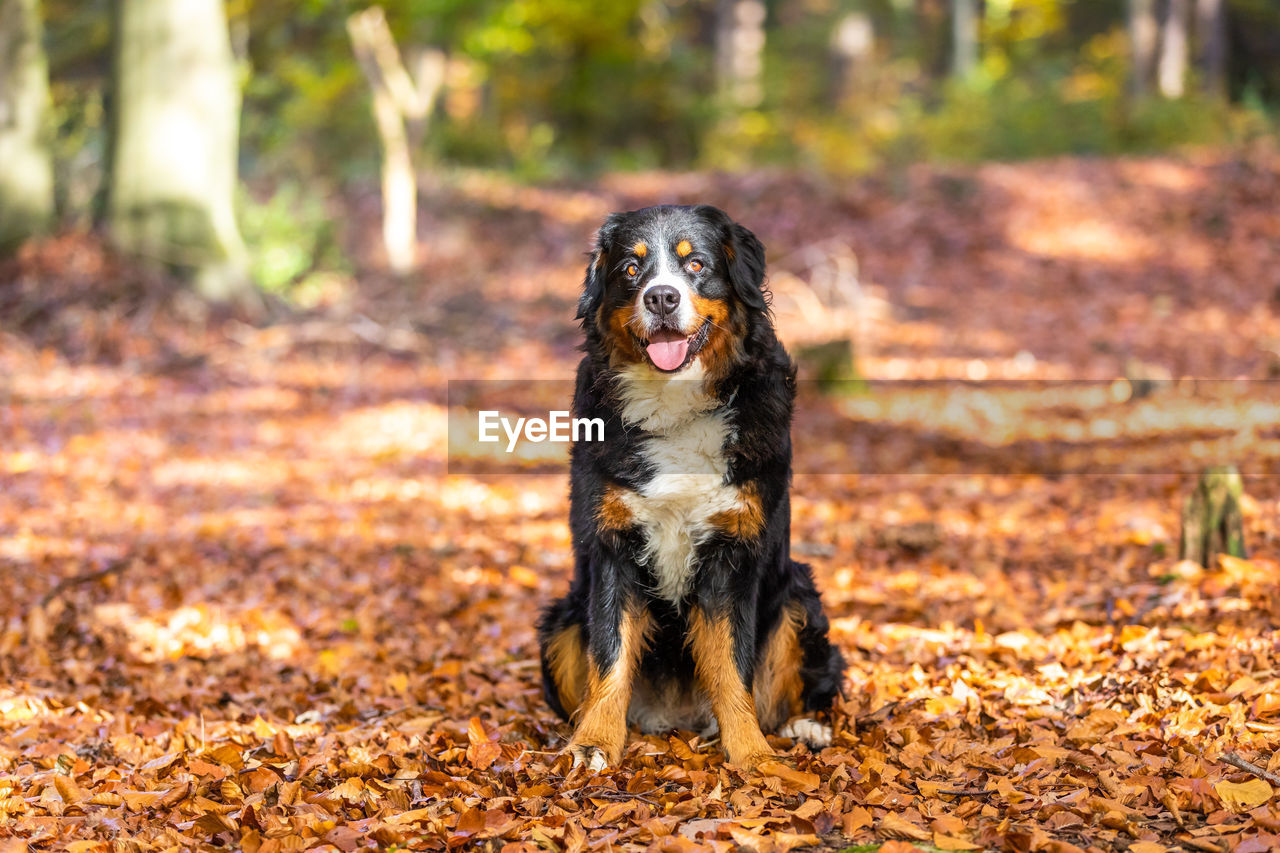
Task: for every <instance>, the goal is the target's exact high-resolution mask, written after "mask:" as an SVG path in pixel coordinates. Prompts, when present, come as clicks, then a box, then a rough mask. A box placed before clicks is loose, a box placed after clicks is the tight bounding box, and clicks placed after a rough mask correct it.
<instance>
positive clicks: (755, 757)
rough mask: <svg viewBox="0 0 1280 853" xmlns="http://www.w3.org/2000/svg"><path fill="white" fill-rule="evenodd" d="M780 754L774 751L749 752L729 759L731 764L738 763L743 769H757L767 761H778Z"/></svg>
mask: <svg viewBox="0 0 1280 853" xmlns="http://www.w3.org/2000/svg"><path fill="white" fill-rule="evenodd" d="M777 760H778V756H777V754H775V753H773V752H763V751H761V752H749V753H747V754H746V755H741V756H738V757H737V758H732V759H730V760H729V763H730V764H734V765H737V766H738V767H741V768H742V769H743V770H757V769H759V767H760V765H761V764H764V763H765V762H766V761H777Z"/></svg>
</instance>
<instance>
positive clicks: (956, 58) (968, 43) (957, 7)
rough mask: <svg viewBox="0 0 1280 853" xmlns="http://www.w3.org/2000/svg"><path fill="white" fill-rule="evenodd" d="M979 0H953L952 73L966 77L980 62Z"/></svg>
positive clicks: (959, 76)
mask: <svg viewBox="0 0 1280 853" xmlns="http://www.w3.org/2000/svg"><path fill="white" fill-rule="evenodd" d="M977 5H978V4H977V0H951V73H952V75H954V76H955V77H958V78H960V79H964V78H965V77H968V76H969V75H970V74H972V73H973V69H974V68H975V67H976V66H977V64H978V9H977Z"/></svg>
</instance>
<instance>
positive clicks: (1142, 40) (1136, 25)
mask: <svg viewBox="0 0 1280 853" xmlns="http://www.w3.org/2000/svg"><path fill="white" fill-rule="evenodd" d="M1159 34H1160V26H1159V24H1158V22H1157V21H1156V0H1129V52H1130V69H1129V89H1130V92H1131V93H1132V94H1133V96H1134V97H1135V98H1142V97H1145V96H1146V94H1147V92H1149V91H1150V89H1151V75H1152V70H1153V67H1154V63H1155V55H1156V40H1157V38H1158V37H1159Z"/></svg>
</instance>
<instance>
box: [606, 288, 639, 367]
mask: <svg viewBox="0 0 1280 853" xmlns="http://www.w3.org/2000/svg"><path fill="white" fill-rule="evenodd" d="M600 311H601V313H602V314H603V312H604V306H601V307H600ZM607 322H608V328H607V329H606V330H604V331H605V344H606V345H607V346H608V347H609V362H610V364H612V365H613V366H615V367H620V366H622V365H624V364H628V363H632V362H637V361H643V360H644V357H645V356H644V352H643V351H642V350H641V349H640V345H639V343H638V342H637V341H636V338H635V335H633V334H632V329H634V328H635V323H636V306H635V305H634V304H632V303H630V302H628V303H627V304H626V305H622V306H619V307H618V308H615V309H614V311H613V313H611V314H610V315H609V317H608V321H607Z"/></svg>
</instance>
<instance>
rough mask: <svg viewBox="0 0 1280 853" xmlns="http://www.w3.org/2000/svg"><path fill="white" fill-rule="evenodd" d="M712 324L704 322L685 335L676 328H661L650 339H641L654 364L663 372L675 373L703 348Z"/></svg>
mask: <svg viewBox="0 0 1280 853" xmlns="http://www.w3.org/2000/svg"><path fill="white" fill-rule="evenodd" d="M709 328H710V324H709V323H706V322H704V323H703V324H702V325H701V326H699V327H698V330H697V331H696V332H694V333H693V334H692V335H685V334H683V333H681V332H678V331H676V330H675V329H659V330H657V331H655V332H653V333H652V334H650V335H649V340H647V341H645V340H641V341H640V343H641V345H642V346H644V351H645V353H646V354H648V356H649V361H651V362H652V363H653V366H654V367H656V368H657V369H658V370H660V371H662V372H663V373H675V372H676V371H677V370H680V369H682V368H683V367H684V366H685V365H687V364H688V363H689V362H690V361H692V360H693V357H694V356H696V355H697V354H698V350H700V349H702V345H703V344H705V343H706V342H707V330H708V329H709Z"/></svg>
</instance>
